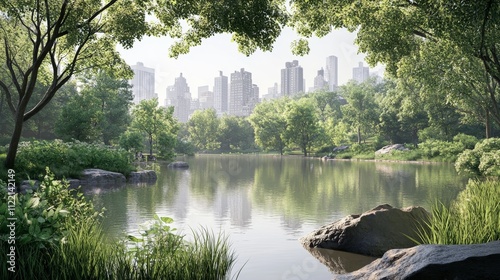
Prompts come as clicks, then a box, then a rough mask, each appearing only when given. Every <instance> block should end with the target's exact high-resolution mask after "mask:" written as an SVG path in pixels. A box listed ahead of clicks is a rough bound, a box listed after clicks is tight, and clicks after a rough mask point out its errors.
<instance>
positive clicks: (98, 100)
mask: <svg viewBox="0 0 500 280" xmlns="http://www.w3.org/2000/svg"><path fill="white" fill-rule="evenodd" d="M88 75H90V74H87V76H88ZM131 101H132V91H131V90H130V85H129V84H128V82H127V81H126V80H123V79H119V78H116V77H114V75H113V74H112V73H106V72H104V71H99V72H98V73H97V74H96V75H95V76H93V77H85V78H84V79H83V81H82V89H81V90H80V92H79V93H78V94H74V95H73V96H71V97H70V99H69V101H68V103H67V104H65V106H63V108H62V113H61V116H60V117H59V119H58V120H57V132H58V133H57V134H58V136H59V137H60V138H61V139H63V140H66V141H69V140H71V139H76V140H79V141H86V142H96V141H97V142H103V143H104V144H106V145H110V144H111V142H112V141H114V140H117V139H118V137H119V136H120V134H122V133H123V132H124V131H125V130H126V129H127V126H128V124H129V123H130V113H129V111H130V104H131Z"/></svg>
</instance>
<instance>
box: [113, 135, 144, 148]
mask: <svg viewBox="0 0 500 280" xmlns="http://www.w3.org/2000/svg"><path fill="white" fill-rule="evenodd" d="M143 140H144V137H143V135H142V134H141V133H140V132H139V131H137V130H127V131H125V132H124V133H123V134H122V135H120V139H119V141H118V143H119V145H120V147H122V148H123V149H125V150H126V151H129V152H135V153H137V152H140V151H142V148H143Z"/></svg>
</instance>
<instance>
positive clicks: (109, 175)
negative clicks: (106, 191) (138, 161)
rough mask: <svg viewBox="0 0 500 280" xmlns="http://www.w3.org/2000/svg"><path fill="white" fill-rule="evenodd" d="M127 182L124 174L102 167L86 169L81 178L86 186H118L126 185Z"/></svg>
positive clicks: (82, 183)
mask: <svg viewBox="0 0 500 280" xmlns="http://www.w3.org/2000/svg"><path fill="white" fill-rule="evenodd" d="M125 182H126V179H125V176H124V175H123V174H121V173H117V172H111V171H106V170H102V169H85V170H83V172H82V176H81V178H80V184H81V185H82V186H84V187H94V186H100V187H102V186H109V187H116V186H122V185H124V184H125Z"/></svg>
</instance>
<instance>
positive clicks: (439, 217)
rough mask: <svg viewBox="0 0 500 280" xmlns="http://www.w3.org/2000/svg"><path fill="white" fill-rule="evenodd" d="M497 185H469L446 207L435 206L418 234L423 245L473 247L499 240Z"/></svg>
mask: <svg viewBox="0 0 500 280" xmlns="http://www.w3.org/2000/svg"><path fill="white" fill-rule="evenodd" d="M499 197H500V182H499V181H494V180H487V181H483V182H479V181H469V183H468V184H467V188H466V189H465V190H464V191H462V192H461V193H460V194H459V195H458V197H457V199H456V200H455V201H454V202H453V203H452V204H451V205H450V206H449V207H447V206H445V205H444V204H442V203H436V204H435V206H434V207H433V209H432V217H431V220H430V221H429V223H428V226H429V228H430V231H425V230H422V231H421V232H420V233H421V234H420V235H421V236H420V237H421V238H422V240H423V243H426V244H476V243H485V242H490V241H494V240H500V200H499V199H498V198H499Z"/></svg>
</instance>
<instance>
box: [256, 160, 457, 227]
mask: <svg viewBox="0 0 500 280" xmlns="http://www.w3.org/2000/svg"><path fill="white" fill-rule="evenodd" d="M254 178H255V179H254V185H253V189H252V196H253V203H254V204H257V205H259V206H261V207H267V208H271V209H272V211H276V212H279V213H282V214H283V215H287V216H291V217H303V218H307V217H312V218H314V220H319V221H320V222H321V221H322V220H325V221H326V220H328V219H331V218H332V217H335V218H338V217H342V216H344V215H347V214H354V213H361V212H363V211H365V210H368V209H371V208H373V207H375V206H377V205H379V204H384V203H388V204H391V205H392V206H394V207H406V206H410V205H419V206H424V207H429V206H430V204H431V202H432V200H433V199H439V198H446V197H455V196H456V194H457V193H458V191H459V190H460V188H461V187H462V186H464V181H463V180H462V179H460V178H459V177H458V176H457V175H456V173H455V171H454V169H453V166H451V165H441V164H438V165H429V164H406V163H386V162H365V161H359V162H358V161H328V162H322V161H318V160H317V159H305V158H298V157H297V158H284V159H283V160H281V161H279V162H277V161H276V160H272V159H271V160H268V161H266V162H261V163H260V164H259V165H258V166H257V167H256V169H255V175H254ZM271 209H269V210H271Z"/></svg>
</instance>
